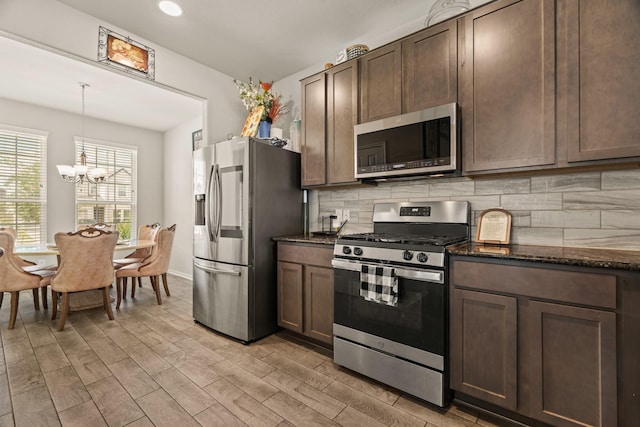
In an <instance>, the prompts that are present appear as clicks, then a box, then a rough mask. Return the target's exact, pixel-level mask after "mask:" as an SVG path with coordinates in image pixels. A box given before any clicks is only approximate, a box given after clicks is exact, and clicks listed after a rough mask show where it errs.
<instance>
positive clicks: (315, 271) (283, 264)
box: [278, 242, 333, 345]
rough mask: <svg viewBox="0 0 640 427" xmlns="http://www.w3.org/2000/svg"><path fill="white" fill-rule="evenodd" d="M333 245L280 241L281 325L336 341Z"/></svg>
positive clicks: (325, 339)
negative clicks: (334, 331)
mask: <svg viewBox="0 0 640 427" xmlns="http://www.w3.org/2000/svg"><path fill="white" fill-rule="evenodd" d="M332 257H333V246H327V245H314V244H304V243H302V244H300V243H290V242H278V325H280V326H281V327H283V328H285V329H288V330H290V331H293V332H297V333H299V334H302V335H304V336H307V337H309V338H313V339H314V340H317V341H320V342H322V343H325V344H330V345H332V344H333V268H332V267H331V258H332Z"/></svg>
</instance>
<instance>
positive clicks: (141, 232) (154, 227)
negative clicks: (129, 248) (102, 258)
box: [127, 222, 160, 258]
mask: <svg viewBox="0 0 640 427" xmlns="http://www.w3.org/2000/svg"><path fill="white" fill-rule="evenodd" d="M158 230H160V223H159V222H156V223H154V224H147V225H141V226H140V228H138V240H153V241H155V239H156V234H157V233H158ZM151 252H152V247H149V248H141V249H136V250H135V251H133V252H132V253H131V254H129V255H127V258H147V257H148V256H150V255H151Z"/></svg>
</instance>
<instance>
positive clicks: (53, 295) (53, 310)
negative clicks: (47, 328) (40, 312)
mask: <svg viewBox="0 0 640 427" xmlns="http://www.w3.org/2000/svg"><path fill="white" fill-rule="evenodd" d="M51 305H52V306H53V307H51V320H56V316H57V315H58V293H57V292H56V291H54V290H53V289H51Z"/></svg>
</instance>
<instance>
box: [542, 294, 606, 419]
mask: <svg viewBox="0 0 640 427" xmlns="http://www.w3.org/2000/svg"><path fill="white" fill-rule="evenodd" d="M529 304H530V316H531V326H532V327H531V341H532V346H531V348H532V352H531V353H532V354H531V391H532V393H531V411H532V414H531V415H532V417H533V418H537V419H539V420H541V421H545V422H547V423H549V424H552V425H558V426H603V427H606V426H615V425H617V421H616V418H617V417H616V315H615V313H610V312H608V311H603V310H592V309H587V308H581V307H572V306H566V305H560V304H551V303H544V302H538V301H530V303H529Z"/></svg>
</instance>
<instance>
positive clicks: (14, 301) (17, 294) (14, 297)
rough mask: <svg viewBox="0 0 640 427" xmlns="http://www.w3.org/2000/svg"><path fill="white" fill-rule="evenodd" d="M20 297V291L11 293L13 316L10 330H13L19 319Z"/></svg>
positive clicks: (10, 317) (11, 315) (10, 320)
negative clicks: (17, 318)
mask: <svg viewBox="0 0 640 427" xmlns="http://www.w3.org/2000/svg"><path fill="white" fill-rule="evenodd" d="M19 297H20V292H19V291H13V292H11V314H10V315H9V329H13V327H14V326H15V325H16V317H18V299H19Z"/></svg>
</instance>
